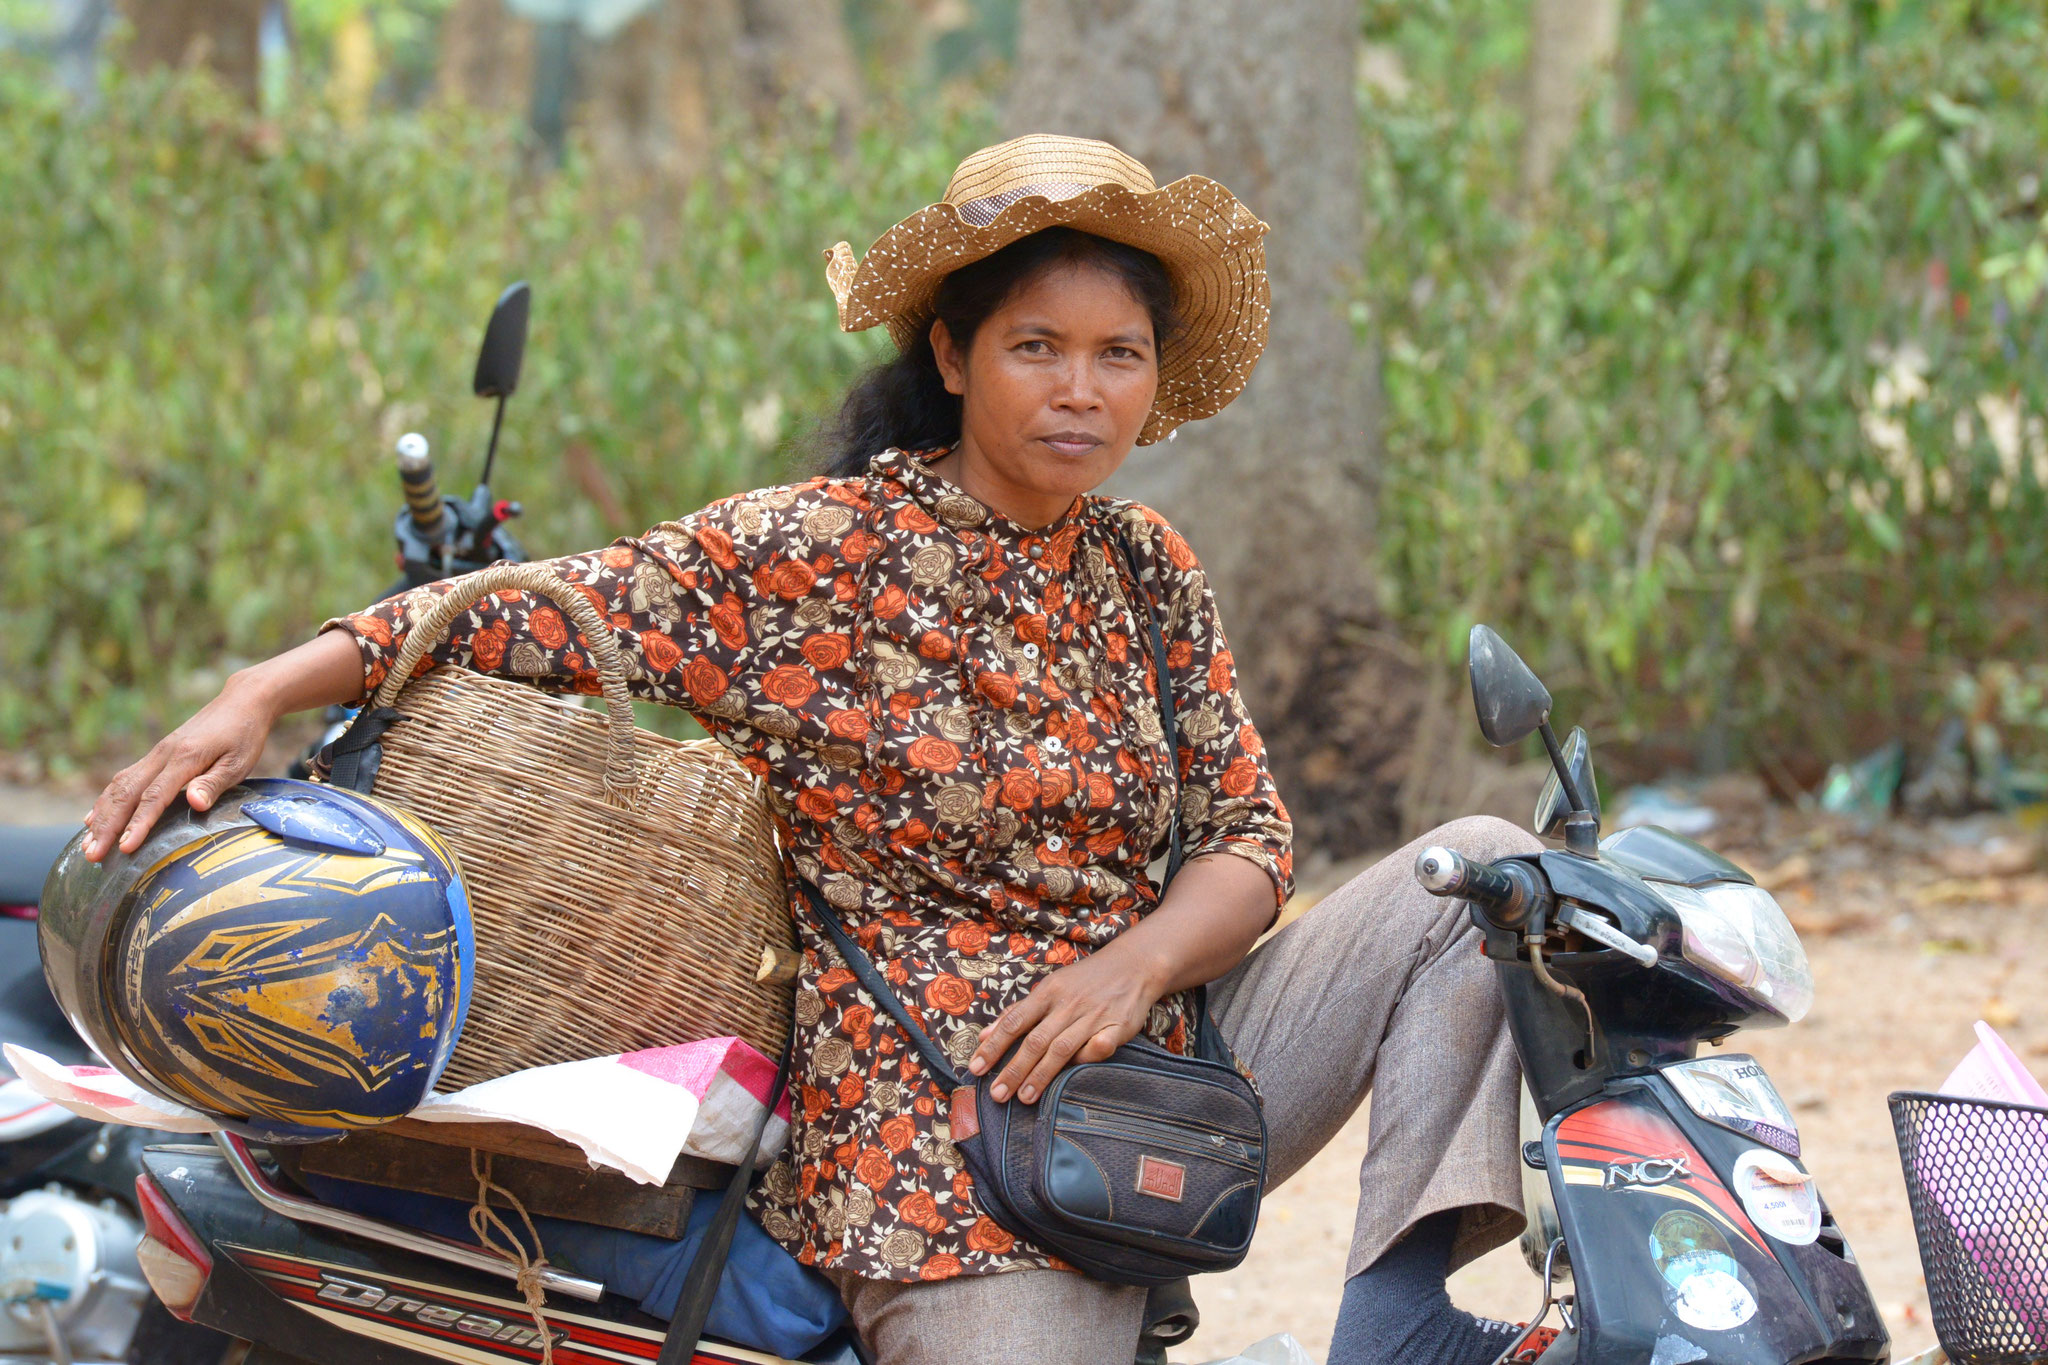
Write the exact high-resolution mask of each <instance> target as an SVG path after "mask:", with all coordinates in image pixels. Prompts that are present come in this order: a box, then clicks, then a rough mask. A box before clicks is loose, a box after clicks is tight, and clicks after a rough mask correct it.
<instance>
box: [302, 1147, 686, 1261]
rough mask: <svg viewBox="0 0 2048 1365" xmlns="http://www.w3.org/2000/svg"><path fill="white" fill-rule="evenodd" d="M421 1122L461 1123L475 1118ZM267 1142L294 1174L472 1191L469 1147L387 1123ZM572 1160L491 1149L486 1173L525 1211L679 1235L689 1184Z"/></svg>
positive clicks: (460, 1195)
mask: <svg viewBox="0 0 2048 1365" xmlns="http://www.w3.org/2000/svg"><path fill="white" fill-rule="evenodd" d="M396 1126H397V1125H395V1124H394V1125H391V1126H390V1127H396ZM420 1126H421V1127H432V1128H449V1127H454V1128H456V1129H458V1130H466V1129H469V1128H472V1127H476V1126H478V1125H474V1124H455V1125H450V1124H422V1125H420ZM506 1126H510V1125H506ZM528 1131H531V1130H528ZM541 1136H546V1135H545V1134H542V1135H541ZM272 1150H273V1151H274V1152H276V1153H277V1155H278V1157H279V1159H280V1160H281V1161H283V1162H284V1163H285V1165H286V1167H287V1169H289V1170H291V1171H293V1173H294V1174H297V1173H298V1172H305V1173H308V1174H312V1175H324V1176H332V1177H335V1178H337V1179H342V1180H355V1181H360V1182H362V1183H364V1184H368V1185H378V1186H382V1187H384V1188H386V1189H395V1190H405V1191H408V1192H410V1193H414V1194H431V1195H440V1196H442V1197H444V1198H449V1199H459V1200H461V1201H463V1202H464V1203H472V1202H474V1201H475V1199H476V1176H475V1174H474V1173H473V1172H472V1171H471V1169H470V1160H469V1149H468V1148H464V1147H453V1146H448V1145H446V1144H443V1143H430V1142H420V1141H418V1140H416V1139H413V1138H410V1137H407V1136H404V1135H401V1134H396V1133H392V1132H391V1131H390V1130H389V1128H386V1129H383V1130H365V1131H361V1132H355V1133H350V1134H349V1135H347V1136H346V1137H343V1138H340V1139H339V1140H337V1141H334V1142H321V1143H312V1144H308V1145H306V1146H299V1147H277V1148H273V1149H272ZM478 1150H482V1149H481V1148H479V1149H478ZM572 1150H573V1149H572ZM577 1162H578V1166H577V1168H576V1169H573V1170H572V1169H570V1168H569V1167H568V1166H566V1165H563V1164H561V1163H559V1162H555V1161H536V1160H532V1159H530V1158H527V1157H522V1156H512V1155H501V1154H496V1153H494V1154H493V1155H492V1157H491V1180H492V1182H493V1183H494V1184H497V1185H500V1186H502V1187H503V1188H505V1189H506V1190H509V1191H510V1192H511V1193H512V1195H513V1196H514V1197H515V1198H517V1199H518V1200H519V1202H520V1203H521V1204H523V1205H525V1206H526V1211H527V1212H528V1213H531V1214H536V1215H539V1216H543V1217H549V1218H570V1219H574V1220H576V1221H577V1222H582V1223H595V1224H597V1225H598V1226H600V1227H611V1228H622V1229H624V1230H626V1231H629V1232H644V1233H648V1234H649V1235H651V1236H655V1237H680V1236H682V1233H683V1228H684V1226H685V1225H686V1224H687V1223H688V1221H689V1217H690V1207H691V1204H692V1202H693V1201H694V1200H695V1198H696V1194H697V1191H696V1190H695V1189H693V1188H691V1187H690V1186H689V1185H685V1184H682V1183H680V1182H678V1181H674V1180H671V1181H670V1182H669V1183H668V1184H666V1185H659V1186H656V1185H642V1184H640V1183H638V1182H637V1181H634V1180H631V1179H629V1178H628V1177H626V1176H624V1175H621V1174H619V1173H618V1172H616V1171H604V1170H590V1169H588V1168H586V1167H584V1166H583V1165H582V1153H581V1152H578V1153H577ZM705 1164H708V1163H705Z"/></svg>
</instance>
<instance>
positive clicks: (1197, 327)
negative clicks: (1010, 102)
mask: <svg viewBox="0 0 2048 1365" xmlns="http://www.w3.org/2000/svg"><path fill="white" fill-rule="evenodd" d="M1049 227H1071V228H1075V229H1077V230H1079V231H1082V232H1088V233H1093V234H1094V235H1096V236H1098V237H1106V238H1108V239H1109V240H1111V241H1115V242H1122V243H1125V244H1126V245H1128V246H1134V247H1138V248H1139V249H1141V250H1144V251H1149V252H1151V253H1152V254H1153V255H1155V256H1157V257H1158V258H1159V259H1160V261H1161V263H1163V264H1164V265H1165V267H1166V272H1167V275H1168V277H1169V279H1170V280H1171V281H1172V284H1173V293H1174V301H1175V304H1176V305H1177V307H1178V309H1179V312H1180V316H1181V329H1180V332H1179V333H1178V334H1177V335H1176V336H1174V337H1173V338H1171V339H1170V340H1168V342H1167V343H1166V344H1165V345H1164V346H1163V347H1162V348H1161V350H1160V357H1159V392H1158V395H1157V397H1156V398H1155V399H1154V400H1153V404H1152V412H1151V414H1150V415H1149V416H1148V417H1147V419H1146V422H1145V426H1144V428H1143V430H1142V431H1141V432H1140V433H1139V435H1138V442H1139V444H1140V445H1149V444H1151V443H1152V442H1154V441H1160V440H1164V439H1165V438H1166V437H1167V436H1169V435H1171V434H1172V432H1173V430H1174V429H1175V428H1176V427H1178V426H1180V425H1181V424H1182V423H1183V422H1191V421H1194V420H1196V419H1197V418H1202V417H1209V416H1213V415H1214V414H1215V413H1217V412H1220V411H1222V409H1223V408H1224V407H1225V406H1226V405H1227V404H1228V403H1229V402H1230V401H1231V400H1232V399H1233V398H1235V397H1237V395H1238V394H1239V393H1242V392H1243V391H1244V386H1245V383H1246V381H1247V380H1248V379H1250V377H1251V371H1252V366H1253V365H1255V364H1256V363H1257V362H1258V358H1259V353H1260V352H1261V351H1263V350H1264V349H1265V346H1266V332H1267V326H1268V318H1269V312H1270V303H1271V297H1270V293H1269V291H1268V287H1267V282H1266V249H1265V235H1266V225H1265V224H1264V223H1263V222H1261V221H1259V219H1258V217H1257V215H1255V214H1254V213H1252V211H1251V210H1250V209H1248V208H1246V207H1245V206H1244V205H1243V204H1242V203H1240V202H1239V201H1238V199H1237V197H1236V196H1235V195H1233V194H1231V192H1230V191H1229V190H1227V189H1225V188H1224V187H1223V186H1221V185H1219V184H1217V183H1216V182H1215V181H1213V180H1210V179H1208V178H1207V177H1206V176H1199V175H1188V176H1182V177H1181V178H1180V179H1178V180H1175V181H1173V182H1172V183H1171V184H1169V185H1167V186H1165V187H1164V188H1161V187H1159V186H1157V185H1156V184H1155V183H1154V182H1153V179H1152V174H1151V172H1150V171H1148V170H1146V169H1145V167H1144V166H1143V165H1142V164H1140V163H1139V162H1137V161H1136V160H1134V159H1132V158H1131V157H1129V156H1127V155H1125V154H1124V153H1123V152H1121V151H1119V150H1118V149H1117V148H1115V147H1113V146H1111V145H1110V144H1109V143H1107V142H1098V141H1095V140H1093V139H1090V138H1075V137H1059V136H1055V135H1052V134H1034V135H1032V136H1029V137H1021V138H1016V139H1013V140H1012V141H1009V142H1004V143H999V144H997V145H996V146H993V147H984V148H983V149H982V150H980V151H978V152H976V153H974V154H973V155H972V156H969V157H968V158H967V159H966V160H965V161H963V162H961V163H960V166H959V169H958V170H956V171H954V172H953V179H952V181H951V183H950V184H948V185H947V186H946V196H945V198H944V199H942V200H940V201H939V202H938V203H936V204H932V205H930V206H929V207H926V208H922V209H919V210H918V211H917V212H916V213H913V214H911V215H910V216H909V217H908V218H905V219H904V220H903V221H902V222H900V223H898V224H897V225H896V226H894V227H892V228H890V229H889V230H888V231H887V232H885V233H883V234H882V235H881V237H879V238H878V239H876V241H875V244H874V245H873V246H872V247H870V248H869V249H868V253H867V255H866V256H865V257H863V258H860V259H859V260H856V259H855V258H854V254H853V248H852V246H851V245H850V244H849V243H846V242H840V243H839V244H838V245H836V246H834V247H833V248H832V249H831V250H830V251H828V252H826V253H825V256H826V265H825V278H826V282H827V283H828V284H829V285H830V286H831V288H832V294H833V297H834V298H835V299H836V300H837V301H838V305H839V325H840V327H841V328H842V329H844V330H845V331H849V332H858V331H862V330H865V329H866V328H869V327H874V326H886V327H887V328H888V329H889V334H890V335H891V336H892V337H894V338H895V340H896V343H897V344H898V345H899V346H903V345H908V344H909V343H910V342H911V341H912V340H914V339H915V338H916V337H917V336H918V334H919V333H921V332H923V331H924V330H925V329H926V328H928V327H930V325H931V319H932V302H933V299H934V298H935V297H936V296H937V294H938V290H939V285H940V283H941V282H942V281H944V279H945V278H946V276H947V275H949V274H951V273H952V272H953V271H955V270H958V269H959V268H960V267H962V266H964V265H968V264H971V263H972V262H974V261H978V260H981V259H982V258H983V257H986V256H989V255H993V254H994V253H995V252H997V251H1000V250H1002V249H1003V248H1004V247H1006V246H1008V245H1010V243H1012V242H1015V241H1017V240H1019V239H1021V238H1024V237H1028V236H1030V235H1031V234H1032V233H1034V232H1038V231H1041V230H1043V229H1045V228H1049Z"/></svg>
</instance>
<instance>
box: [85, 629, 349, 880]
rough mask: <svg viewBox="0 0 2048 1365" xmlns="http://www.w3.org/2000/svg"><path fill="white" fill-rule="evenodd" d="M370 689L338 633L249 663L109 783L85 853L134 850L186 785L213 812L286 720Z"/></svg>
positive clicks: (94, 856) (96, 805) (91, 820)
mask: <svg viewBox="0 0 2048 1365" xmlns="http://www.w3.org/2000/svg"><path fill="white" fill-rule="evenodd" d="M362 695H363V665H362V660H361V658H360V656H359V655H358V653H357V650H356V646H355V642H354V641H353V640H351V639H350V638H349V637H348V636H346V635H343V634H340V633H338V632H329V633H327V634H325V635H320V636H317V637H315V638H314V639H312V640H309V641H307V642H306V643H305V644H303V645H300V646H299V647H298V648H297V649H292V650H287V651H286V652H285V653H283V654H280V655H278V656H277V657H276V658H274V659H269V660H266V661H264V662H263V663H260V664H257V665H255V666H254V667H252V668H246V669H243V670H242V671H241V672H240V673H237V674H235V675H234V676H233V677H231V678H229V679H228V680H227V683H226V685H225V686H223V687H222V688H221V690H220V695H219V696H217V697H215V698H214V699H213V700H212V701H210V702H208V703H207V704H206V705H205V706H203V707H201V708H200V709H199V711H198V713H197V714H195V715H194V716H193V717H192V718H191V719H190V720H188V721H186V722H185V723H184V724H183V725H180V726H179V727H178V728H177V729H175V730H173V731H171V733H169V734H168V735H165V736H164V737H163V738H162V739H160V740H158V741H157V743H156V747H155V748H153V749H151V750H150V751H149V752H148V753H147V754H144V755H143V756H142V758H141V760H140V761H139V762H136V763H132V764H130V765H129V766H128V767H126V768H124V769H122V770H121V772H120V773H118V774H117V775H116V776H115V777H114V780H113V781H111V782H109V783H108V784H107V787H106V790H105V791H103V792H101V793H100V797H99V800H97V801H95V802H93V807H92V813H91V814H90V815H88V816H87V817H86V820H85V824H86V830H87V834H86V841H85V856H86V857H87V858H89V859H91V860H92V861H93V862H98V861H100V860H101V859H102V858H104V857H106V855H107V854H109V853H111V852H113V850H114V848H115V846H116V843H117V841H118V844H119V847H120V849H121V851H122V852H123V853H133V852H134V851H135V850H136V849H138V848H140V847H141V846H142V841H143V839H144V838H145V837H146V836H147V835H148V833H149V829H150V826H151V825H154V824H155V823H156V818H157V817H158V816H159V815H162V814H163V812H164V808H165V807H166V806H168V805H170V804H171V802H172V800H173V799H174V798H176V796H177V795H178V793H179V792H180V791H181V790H182V791H183V792H184V793H185V795H186V799H187V800H189V801H190V802H191V803H192V808H193V809H194V810H205V809H206V808H207V807H208V806H210V805H212V804H213V798H214V797H215V796H217V795H219V794H220V793H221V792H224V791H226V790H227V789H228V788H229V787H232V786H234V785H235V783H237V782H239V781H241V780H242V779H243V778H244V777H247V776H248V775H249V772H250V770H251V769H253V768H254V767H255V766H256V761H257V759H259V758H260V757H262V755H263V743H264V741H265V740H266V739H268V738H269V737H270V727H271V726H273V725H275V724H276V723H277V722H278V720H279V719H281V718H282V717H284V716H288V715H290V714H292V713H293V712H294V711H310V710H312V709H314V708H315V707H320V706H344V705H347V704H349V703H351V702H354V701H356V700H357V699H359V698H360V697H361V696H362Z"/></svg>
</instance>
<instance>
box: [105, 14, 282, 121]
mask: <svg viewBox="0 0 2048 1365" xmlns="http://www.w3.org/2000/svg"><path fill="white" fill-rule="evenodd" d="M264 5H265V0H122V3H121V13H122V15H123V16H124V17H125V18H126V19H127V20H128V23H129V25H130V27H132V28H133V29H134V31H135V38H134V42H133V44H132V45H131V46H130V48H129V60H130V61H132V62H133V63H134V64H135V65H136V66H138V67H142V68H148V67H156V66H169V67H185V66H203V67H205V68H206V69H207V70H209V71H211V72H213V74H214V75H216V76H218V77H219V78H220V80H221V82H222V83H223V84H225V85H226V86H227V87H228V88H229V89H231V90H233V91H235V92H236V93H237V94H239V95H240V96H241V97H242V98H243V99H245V100H247V101H248V102H249V103H250V104H252V105H253V104H254V103H255V102H256V96H257V77H258V75H259V72H260V68H261V65H262V54H261V48H260V43H261V38H262V27H263V10H264Z"/></svg>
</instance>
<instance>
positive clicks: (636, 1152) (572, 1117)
mask: <svg viewBox="0 0 2048 1365" xmlns="http://www.w3.org/2000/svg"><path fill="white" fill-rule="evenodd" d="M5 1050H6V1056H7V1064H8V1066H9V1067H11V1068H12V1069H13V1071H14V1073H15V1075H16V1076H17V1077H19V1082H18V1086H19V1087H21V1088H25V1089H26V1090H27V1091H29V1092H31V1094H32V1095H33V1096H34V1099H33V1100H31V1099H30V1098H29V1096H26V1095H23V1096H19V1097H18V1098H19V1099H20V1107H21V1108H22V1109H23V1110H24V1111H26V1110H28V1109H29V1108H30V1106H31V1105H36V1106H40V1105H41V1104H42V1103H43V1102H45V1101H47V1102H51V1103H54V1104H56V1105H60V1106H62V1108H63V1109H64V1110H68V1111H69V1112H70V1113H72V1114H77V1115H79V1116H80V1117H82V1118H88V1119H91V1120H93V1121H95V1122H98V1123H128V1124H135V1125H138V1126H140V1127H144V1128H163V1129H168V1130H169V1131H171V1132H174V1133H204V1132H208V1131H210V1130H211V1129H213V1128H215V1127H217V1126H218V1125H216V1124H215V1123H214V1122H213V1121H212V1120H210V1119H208V1118H207V1117H206V1116H205V1115H204V1114H201V1113H199V1112H198V1111H196V1110H193V1109H189V1108H187V1107H185V1106H184V1105H182V1104H178V1103H177V1102H176V1101H173V1100H167V1099H165V1098H163V1097H162V1096H160V1095H155V1094H151V1093H150V1092H149V1091H146V1090H144V1089H142V1088H141V1087H140V1086H138V1085H136V1084H135V1083H134V1082H132V1081H130V1080H129V1079H128V1078H127V1077H126V1076H123V1075H121V1074H120V1073H119V1072H116V1071H111V1070H109V1069H108V1068H106V1067H103V1066H65V1065H63V1064H62V1063H60V1062H54V1061H52V1060H50V1059H49V1058H48V1057H45V1056H43V1055H42V1054H41V1053H38V1052H32V1051H30V1050H29V1049H27V1048H24V1047H17V1046H15V1045H14V1044H12V1043H9V1044H7V1045H6V1049H5ZM774 1086H775V1063H774V1062H772V1061H770V1060H769V1059H768V1058H766V1057H764V1056H762V1055H761V1053H760V1052H759V1051H758V1050H757V1049H755V1048H754V1047H753V1046H752V1045H751V1044H749V1043H746V1042H743V1041H742V1040H740V1039H738V1038H707V1039H705V1040H704V1041H702V1042H696V1043H679V1044H677V1045H676V1046H674V1047H656V1048H647V1049H645V1050H644V1051H640V1052H625V1053H616V1054H614V1055H612V1056H609V1057H592V1058H589V1059H587V1060H584V1061H580V1062H557V1063H556V1064H555V1065H553V1066H537V1067H533V1068H530V1069H529V1070H526V1071H515V1072H513V1073H512V1074H511V1075H509V1076H500V1077H498V1078H497V1079H496V1080H490V1081H482V1082H479V1083H478V1084H476V1085H472V1086H469V1087H468V1088H466V1089H463V1090H458V1091H456V1092H455V1093H453V1094H449V1095H443V1094H438V1093H437V1094H434V1095H431V1096H429V1097H428V1099H427V1101H426V1103H424V1104H422V1105H421V1106H420V1107H419V1108H417V1109H415V1110H413V1111H412V1113H411V1114H410V1115H408V1117H410V1118H415V1119H421V1120H424V1121H426V1122H428V1123H519V1124H525V1125H526V1126H528V1127H530V1128H538V1129H540V1130H542V1131H543V1132H547V1133H551V1134H553V1135H554V1136H556V1137H558V1138H561V1139H562V1140H563V1141H565V1142H572V1143H574V1144H575V1145H576V1146H578V1147H580V1148H582V1149H583V1154H584V1156H586V1157H588V1158H589V1160H590V1164H591V1165H592V1166H604V1167H609V1168H610V1169H612V1170H615V1171H621V1172H623V1173H625V1174H626V1175H629V1176H631V1177H632V1178H633V1179H635V1180H637V1181H639V1182H640V1183H642V1184H644V1185H659V1184H661V1183H662V1182H663V1181H665V1180H667V1179H668V1173H669V1170H670V1168H671V1167H673V1166H674V1165H675V1163H676V1158H677V1157H678V1156H682V1155H689V1156H698V1157H704V1158H706V1159H707V1160H711V1161H725V1162H736V1161H739V1160H741V1159H742V1158H743V1157H744V1155H745V1152H746V1146H747V1143H748V1142H749V1141H751V1140H752V1138H753V1136H754V1126H755V1125H756V1124H757V1123H759V1122H760V1119H761V1111H762V1108H763V1107H764V1106H765V1105H766V1104H767V1103H768V1094H769V1092H770V1091H771V1090H772V1089H774ZM16 1089H17V1083H14V1082H10V1083H8V1084H7V1085H5V1086H0V1100H5V1099H6V1098H7V1094H8V1092H9V1091H15V1090H16ZM8 1107H9V1106H8V1105H7V1104H0V1122H4V1121H5V1119H6V1112H5V1111H6V1109H7V1108H8ZM36 1115H37V1118H39V1119H40V1118H43V1117H44V1111H42V1110H40V1109H38V1110H37V1111H36ZM23 1117H27V1115H26V1114H25V1113H24V1115H23ZM59 1117H61V1115H60V1116H59ZM788 1135H789V1101H788V1099H787V1098H786V1097H785V1098H784V1100H783V1101H782V1103H781V1104H780V1105H778V1106H777V1107H776V1111H775V1115H774V1117H773V1118H771V1119H770V1120H769V1123H768V1129H767V1132H766V1133H765V1134H764V1135H763V1139H762V1144H761V1145H762V1149H763V1151H764V1153H774V1152H779V1151H781V1150H782V1144H783V1142H784V1141H785V1140H786V1139H787V1138H788Z"/></svg>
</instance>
